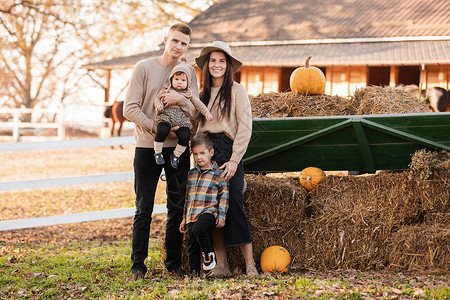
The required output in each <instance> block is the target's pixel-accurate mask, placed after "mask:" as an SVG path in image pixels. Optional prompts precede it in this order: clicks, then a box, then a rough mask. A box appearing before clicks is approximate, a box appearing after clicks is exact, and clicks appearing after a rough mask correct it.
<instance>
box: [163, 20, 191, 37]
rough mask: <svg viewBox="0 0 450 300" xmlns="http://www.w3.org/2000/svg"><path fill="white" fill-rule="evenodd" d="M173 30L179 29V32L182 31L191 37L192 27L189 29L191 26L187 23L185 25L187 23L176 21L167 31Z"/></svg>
mask: <svg viewBox="0 0 450 300" xmlns="http://www.w3.org/2000/svg"><path fill="white" fill-rule="evenodd" d="M173 30H176V31H179V32H181V33H184V34H186V35H188V36H189V38H191V35H192V29H191V27H189V25H187V24H184V23H177V24H174V25H172V26H171V27H170V29H169V32H171V31H173Z"/></svg>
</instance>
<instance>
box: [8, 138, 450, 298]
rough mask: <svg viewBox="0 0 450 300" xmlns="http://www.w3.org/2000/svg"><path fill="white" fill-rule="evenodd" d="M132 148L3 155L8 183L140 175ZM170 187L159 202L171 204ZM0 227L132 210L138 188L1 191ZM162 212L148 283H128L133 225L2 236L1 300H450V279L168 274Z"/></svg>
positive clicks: (352, 273) (155, 225)
mask: <svg viewBox="0 0 450 300" xmlns="http://www.w3.org/2000/svg"><path fill="white" fill-rule="evenodd" d="M133 151H134V149H133V147H131V146H127V147H124V149H118V148H115V149H111V148H109V147H103V148H93V149H67V150H49V151H24V152H15V153H9V152H6V153H0V160H1V161H4V162H6V165H4V166H3V167H2V168H1V170H0V180H1V181H14V180H27V179H30V180H31V179H43V178H52V177H64V176H76V175H84V174H100V173H107V172H126V171H132V159H133ZM164 194H165V193H164V183H163V182H161V184H160V185H159V187H158V191H157V200H156V203H164V201H165V195H164ZM0 203H1V205H0V221H3V220H12V219H18V218H30V217H40V216H49V215H59V214H68V213H75V212H83V211H93V210H104V209H115V208H121V207H132V206H133V205H134V192H133V183H132V182H121V183H110V184H92V185H80V186H72V187H61V188H51V189H36V190H24V191H12V192H0ZM164 225H165V216H164V215H156V216H155V217H154V219H153V222H152V227H151V243H150V249H149V259H148V261H147V265H148V267H149V271H148V273H147V275H146V278H145V279H143V280H138V281H136V282H135V281H131V280H130V275H131V274H130V270H129V269H130V266H131V262H130V252H131V226H132V218H123V219H114V220H103V221H94V222H88V223H77V224H67V225H58V226H48V227H40V228H31V229H22V230H11V231H3V232H0V299H173V298H177V299H266V298H269V299H299V298H300V299H309V298H317V299H331V298H334V299H413V298H415V299H417V298H419V299H450V288H449V279H450V276H449V274H448V273H439V274H418V273H406V272H403V273H400V272H395V273H394V272H387V271H386V272H385V271H373V270H367V271H357V270H321V271H318V270H292V269H291V270H290V272H289V273H287V274H284V275H275V276H265V275H260V276H258V277H257V278H254V279H248V278H246V277H245V276H244V275H243V274H242V273H240V272H238V271H236V274H235V275H234V276H233V277H231V278H227V279H207V278H205V277H200V278H188V277H185V278H173V277H167V276H165V275H164V272H163V263H162V260H163V255H164V253H163V251H162V243H163V237H164Z"/></svg>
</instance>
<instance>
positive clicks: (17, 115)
mask: <svg viewBox="0 0 450 300" xmlns="http://www.w3.org/2000/svg"><path fill="white" fill-rule="evenodd" d="M38 113H39V114H42V115H45V114H56V115H57V122H45V123H43V122H22V121H21V116H22V115H26V114H30V115H31V117H30V119H32V117H33V114H38ZM5 114H6V115H12V121H11V122H0V130H6V131H11V132H12V137H13V141H14V142H17V141H19V139H20V131H21V130H23V129H27V128H29V129H39V128H56V129H57V132H58V134H57V138H58V140H64V138H65V132H66V130H65V125H64V109H63V107H61V108H59V109H37V108H7V109H6V108H3V109H0V115H5Z"/></svg>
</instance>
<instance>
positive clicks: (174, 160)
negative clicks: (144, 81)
mask: <svg viewBox="0 0 450 300" xmlns="http://www.w3.org/2000/svg"><path fill="white" fill-rule="evenodd" d="M189 74H190V70H189V68H188V66H187V65H186V62H185V60H184V61H183V62H182V63H181V64H178V65H176V66H175V67H174V68H173V69H172V73H171V74H170V76H169V81H168V82H167V83H165V84H164V86H163V88H162V89H161V91H160V92H159V93H158V95H157V97H156V100H155V109H156V112H157V116H156V123H157V129H156V136H155V142H154V149H155V161H156V163H157V164H158V165H162V164H164V163H165V161H164V157H163V154H162V149H163V144H164V141H165V140H166V138H167V136H168V135H169V132H170V129H171V128H172V127H173V126H179V127H180V128H179V129H178V130H177V131H176V132H175V133H176V135H177V138H178V143H177V146H176V147H175V150H174V151H173V153H172V154H171V155H170V164H171V165H172V167H174V168H175V169H176V168H178V162H179V161H180V156H181V154H182V153H183V152H184V151H185V150H186V147H187V146H188V144H189V139H190V137H191V128H192V124H191V122H190V120H189V117H188V115H187V114H186V112H184V111H183V110H182V109H181V108H180V107H179V106H178V105H173V106H169V107H166V108H165V107H164V104H163V103H162V101H161V96H162V95H163V94H165V93H167V92H168V91H169V90H170V89H173V90H175V91H177V92H178V93H180V94H181V95H183V96H185V97H186V98H188V99H189V100H191V102H192V104H194V106H195V108H196V109H197V110H198V111H199V112H200V113H201V114H202V115H204V116H205V118H206V120H208V121H211V120H212V119H213V116H212V114H211V113H210V112H209V110H208V108H207V107H206V106H205V104H203V102H201V101H200V99H199V98H198V97H196V96H195V95H194V93H193V92H192V90H191V89H189V82H188V81H189V80H188V78H189V76H188V75H189Z"/></svg>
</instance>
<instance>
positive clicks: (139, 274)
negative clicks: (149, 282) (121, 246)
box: [131, 270, 145, 281]
mask: <svg viewBox="0 0 450 300" xmlns="http://www.w3.org/2000/svg"><path fill="white" fill-rule="evenodd" d="M144 277H145V274H144V272H142V271H139V270H136V271H133V272H132V273H131V279H132V280H133V281H136V280H139V279H144Z"/></svg>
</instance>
